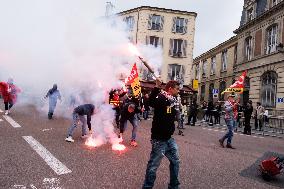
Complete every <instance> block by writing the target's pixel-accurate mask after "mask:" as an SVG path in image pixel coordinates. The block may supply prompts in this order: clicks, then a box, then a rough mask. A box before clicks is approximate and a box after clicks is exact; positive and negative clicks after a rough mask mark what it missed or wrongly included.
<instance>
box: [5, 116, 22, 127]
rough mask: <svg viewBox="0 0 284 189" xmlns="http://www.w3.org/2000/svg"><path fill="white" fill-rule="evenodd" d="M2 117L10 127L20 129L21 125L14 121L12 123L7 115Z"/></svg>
mask: <svg viewBox="0 0 284 189" xmlns="http://www.w3.org/2000/svg"><path fill="white" fill-rule="evenodd" d="M3 117H4V118H5V119H6V121H8V122H9V123H10V124H11V125H12V127H14V128H20V127H21V125H19V124H18V123H17V122H16V121H14V120H13V119H12V118H11V117H10V116H7V115H3Z"/></svg>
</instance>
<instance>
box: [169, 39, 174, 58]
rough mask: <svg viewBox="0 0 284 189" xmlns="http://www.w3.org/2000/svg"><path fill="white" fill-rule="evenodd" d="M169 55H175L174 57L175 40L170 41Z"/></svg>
mask: <svg viewBox="0 0 284 189" xmlns="http://www.w3.org/2000/svg"><path fill="white" fill-rule="evenodd" d="M169 55H170V56H173V55H174V40H173V39H170V50H169Z"/></svg>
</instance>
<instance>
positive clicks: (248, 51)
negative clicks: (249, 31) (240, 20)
mask: <svg viewBox="0 0 284 189" xmlns="http://www.w3.org/2000/svg"><path fill="white" fill-rule="evenodd" d="M245 58H246V60H251V58H252V37H247V38H246V39H245Z"/></svg>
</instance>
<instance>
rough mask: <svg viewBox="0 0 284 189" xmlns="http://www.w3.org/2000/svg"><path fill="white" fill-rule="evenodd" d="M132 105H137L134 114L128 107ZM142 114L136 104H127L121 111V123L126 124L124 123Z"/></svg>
mask: <svg viewBox="0 0 284 189" xmlns="http://www.w3.org/2000/svg"><path fill="white" fill-rule="evenodd" d="M130 104H133V105H135V110H134V112H132V113H130V112H129V111H128V106H129V105H130ZM140 112H141V109H140V108H139V107H138V106H137V105H136V104H135V103H134V102H129V103H127V104H125V105H124V106H123V108H122V109H121V112H120V121H121V122H124V121H126V120H131V119H133V118H134V116H135V114H136V113H140Z"/></svg>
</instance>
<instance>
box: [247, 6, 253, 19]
mask: <svg viewBox="0 0 284 189" xmlns="http://www.w3.org/2000/svg"><path fill="white" fill-rule="evenodd" d="M252 19H253V8H250V9H248V10H247V22H249V21H251V20H252Z"/></svg>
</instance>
